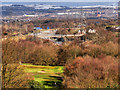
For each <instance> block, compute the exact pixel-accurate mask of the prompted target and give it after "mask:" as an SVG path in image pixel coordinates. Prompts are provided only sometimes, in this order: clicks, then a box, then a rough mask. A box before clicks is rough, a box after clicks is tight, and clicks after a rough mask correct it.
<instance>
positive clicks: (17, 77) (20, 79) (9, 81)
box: [2, 64, 33, 88]
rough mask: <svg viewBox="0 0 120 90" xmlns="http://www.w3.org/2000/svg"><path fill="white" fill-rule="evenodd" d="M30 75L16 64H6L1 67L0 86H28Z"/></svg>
mask: <svg viewBox="0 0 120 90" xmlns="http://www.w3.org/2000/svg"><path fill="white" fill-rule="evenodd" d="M31 77H32V76H30V75H27V74H25V72H24V69H23V68H22V67H21V66H19V65H18V64H7V65H4V66H3V68H2V88H30V86H29V84H28V82H29V81H30V80H32V79H33V78H31Z"/></svg>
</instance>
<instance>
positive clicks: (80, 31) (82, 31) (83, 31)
mask: <svg viewBox="0 0 120 90" xmlns="http://www.w3.org/2000/svg"><path fill="white" fill-rule="evenodd" d="M78 34H86V30H79V31H78Z"/></svg>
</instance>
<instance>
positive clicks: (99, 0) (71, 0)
mask: <svg viewBox="0 0 120 90" xmlns="http://www.w3.org/2000/svg"><path fill="white" fill-rule="evenodd" d="M0 1H2V2H118V1H120V0H0Z"/></svg>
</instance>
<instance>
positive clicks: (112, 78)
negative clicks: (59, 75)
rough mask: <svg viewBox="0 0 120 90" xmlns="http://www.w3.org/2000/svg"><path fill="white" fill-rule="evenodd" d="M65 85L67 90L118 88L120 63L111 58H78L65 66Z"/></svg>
mask: <svg viewBox="0 0 120 90" xmlns="http://www.w3.org/2000/svg"><path fill="white" fill-rule="evenodd" d="M63 85H64V87H66V88H106V87H108V86H109V87H110V88H115V87H118V62H117V60H116V59H115V58H113V57H111V56H104V57H103V56H101V58H95V59H93V58H92V57H89V56H86V57H84V58H82V57H77V58H76V59H75V60H74V61H73V62H72V64H71V62H70V63H69V64H67V65H66V66H65V70H64V81H63Z"/></svg>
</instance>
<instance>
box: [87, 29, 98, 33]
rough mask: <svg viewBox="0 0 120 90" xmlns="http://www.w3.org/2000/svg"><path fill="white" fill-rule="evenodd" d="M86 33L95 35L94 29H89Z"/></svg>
mask: <svg viewBox="0 0 120 90" xmlns="http://www.w3.org/2000/svg"><path fill="white" fill-rule="evenodd" d="M88 33H96V30H95V29H89V30H88Z"/></svg>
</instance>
